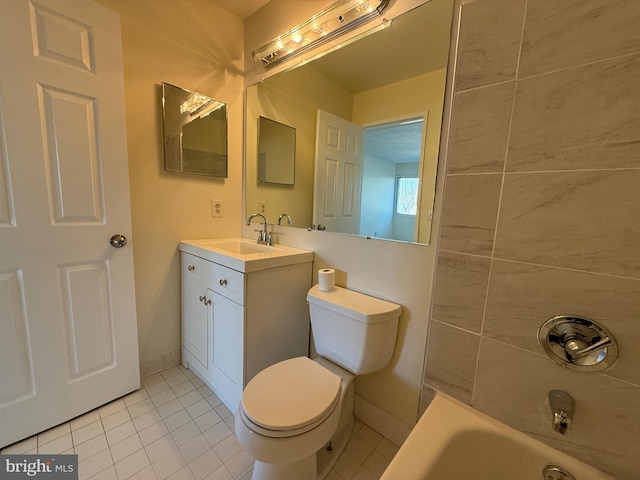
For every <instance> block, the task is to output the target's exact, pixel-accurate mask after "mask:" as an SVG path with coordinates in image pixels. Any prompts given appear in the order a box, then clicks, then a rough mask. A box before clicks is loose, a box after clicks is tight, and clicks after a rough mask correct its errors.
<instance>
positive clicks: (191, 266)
mask: <svg viewBox="0 0 640 480" xmlns="http://www.w3.org/2000/svg"><path fill="white" fill-rule="evenodd" d="M195 269H196V267H194V266H193V265H189V266H188V267H187V270H189V271H190V272H193V271H194V270H195Z"/></svg>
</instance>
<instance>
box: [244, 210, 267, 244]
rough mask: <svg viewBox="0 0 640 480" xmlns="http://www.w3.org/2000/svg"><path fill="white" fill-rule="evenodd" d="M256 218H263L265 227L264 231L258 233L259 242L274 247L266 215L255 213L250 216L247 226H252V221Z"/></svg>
mask: <svg viewBox="0 0 640 480" xmlns="http://www.w3.org/2000/svg"><path fill="white" fill-rule="evenodd" d="M255 217H260V218H262V225H263V226H264V230H260V231H258V240H257V242H258V243H259V244H261V245H273V240H272V237H271V234H270V233H269V232H268V231H267V225H268V224H267V219H266V218H265V216H264V215H262V214H261V213H254V214H253V215H250V216H249V218H248V219H247V226H249V225H251V220H253V219H254V218H255Z"/></svg>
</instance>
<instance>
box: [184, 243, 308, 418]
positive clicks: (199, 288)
mask: <svg viewBox="0 0 640 480" xmlns="http://www.w3.org/2000/svg"><path fill="white" fill-rule="evenodd" d="M311 267H312V263H311V261H307V262H303V263H296V264H293V265H283V266H277V267H273V268H265V269H262V270H256V271H251V272H239V271H237V270H234V269H232V268H228V267H226V266H224V265H221V264H218V263H216V262H212V261H210V260H207V259H205V258H201V257H199V256H197V255H194V254H192V253H187V252H184V251H183V252H182V253H181V276H182V363H183V365H184V366H185V367H187V368H189V369H191V370H192V371H193V372H194V373H195V374H196V375H198V377H200V378H201V379H202V380H203V381H204V382H205V383H206V384H207V385H208V386H209V387H210V388H211V389H212V390H213V391H214V392H215V393H216V395H218V397H220V399H221V400H222V401H223V402H224V404H225V405H226V406H227V408H229V410H231V411H232V412H234V413H235V411H236V408H237V406H238V403H239V401H240V399H241V397H242V390H243V389H244V387H245V385H246V384H247V382H248V381H249V380H251V378H253V377H254V376H255V375H256V374H257V373H258V372H259V371H261V370H263V369H264V368H266V367H268V366H269V365H272V364H274V363H276V362H279V361H281V360H285V359H287V358H292V357H297V356H301V355H308V350H309V314H308V308H307V304H306V294H307V291H308V290H309V288H310V287H311V271H312V269H311Z"/></svg>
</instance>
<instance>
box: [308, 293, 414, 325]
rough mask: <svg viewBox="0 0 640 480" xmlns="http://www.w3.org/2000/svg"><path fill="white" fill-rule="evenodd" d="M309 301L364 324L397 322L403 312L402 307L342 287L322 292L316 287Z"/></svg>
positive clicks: (310, 294) (309, 294) (309, 296)
mask: <svg viewBox="0 0 640 480" xmlns="http://www.w3.org/2000/svg"><path fill="white" fill-rule="evenodd" d="M307 301H308V302H309V303H312V304H315V305H318V306H321V307H323V308H326V309H327V310H331V311H334V312H336V313H339V314H341V315H345V316H348V317H351V318H354V319H356V320H358V321H360V322H363V323H380V322H387V321H390V320H395V319H397V318H398V317H399V316H400V312H401V311H402V309H401V307H400V305H397V304H395V303H392V302H388V301H386V300H382V299H380V298H376V297H372V296H370V295H365V294H364V293H359V292H354V291H353V290H348V289H346V288H342V287H335V288H334V289H333V290H331V291H329V292H322V291H320V288H319V286H318V285H314V286H313V287H311V290H309V293H308V294H307Z"/></svg>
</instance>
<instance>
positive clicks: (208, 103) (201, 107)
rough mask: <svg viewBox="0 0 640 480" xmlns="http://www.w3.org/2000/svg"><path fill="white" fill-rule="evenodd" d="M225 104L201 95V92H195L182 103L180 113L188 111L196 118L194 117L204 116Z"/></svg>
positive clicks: (187, 112) (190, 115)
mask: <svg viewBox="0 0 640 480" xmlns="http://www.w3.org/2000/svg"><path fill="white" fill-rule="evenodd" d="M223 106H224V103H222V102H218V101H217V100H214V99H213V98H210V97H207V96H206V95H200V94H199V93H193V94H191V96H190V97H189V98H188V99H187V100H185V101H184V102H182V103H181V104H180V113H182V114H185V113H186V114H188V115H189V117H191V118H192V119H194V118H193V117H196V118H202V117H206V116H207V115H209V114H210V113H212V112H214V111H216V110H217V109H219V108H220V107H223Z"/></svg>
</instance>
